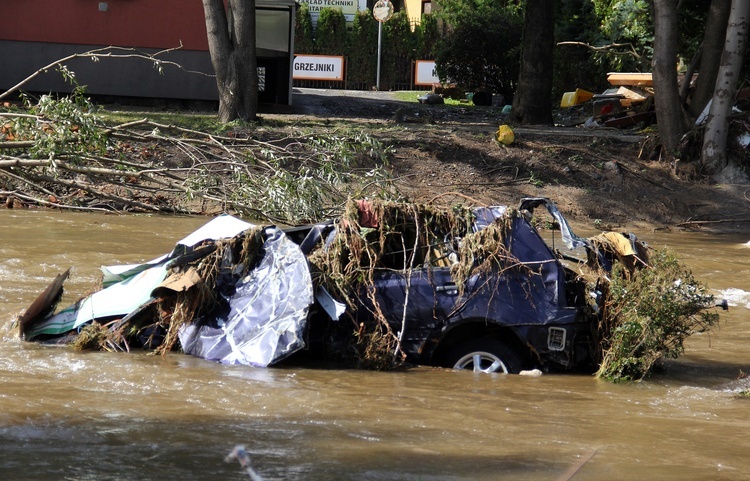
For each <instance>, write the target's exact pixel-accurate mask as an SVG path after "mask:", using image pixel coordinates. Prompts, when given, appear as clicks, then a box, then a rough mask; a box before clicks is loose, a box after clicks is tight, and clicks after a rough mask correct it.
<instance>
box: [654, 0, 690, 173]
mask: <svg viewBox="0 0 750 481" xmlns="http://www.w3.org/2000/svg"><path fill="white" fill-rule="evenodd" d="M652 67H653V77H654V101H655V109H656V120H657V122H658V129H659V138H660V139H661V143H662V145H663V146H664V149H665V150H666V152H667V156H668V157H669V158H671V157H672V156H674V152H675V149H676V147H677V144H678V143H679V141H680V137H681V136H682V134H683V132H684V130H683V128H682V111H681V108H680V95H679V87H678V85H677V1H676V0H654V60H653V62H652Z"/></svg>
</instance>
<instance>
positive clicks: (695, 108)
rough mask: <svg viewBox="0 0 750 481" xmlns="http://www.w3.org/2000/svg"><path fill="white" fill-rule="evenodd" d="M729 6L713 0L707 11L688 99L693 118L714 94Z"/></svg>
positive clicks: (721, 1)
mask: <svg viewBox="0 0 750 481" xmlns="http://www.w3.org/2000/svg"><path fill="white" fill-rule="evenodd" d="M730 7H731V2H729V1H727V0H713V1H712V2H711V7H710V9H709V11H708V18H707V19H706V31H705V32H704V33H703V52H702V54H701V63H700V68H699V69H698V80H696V82H695V92H694V93H693V96H692V98H691V99H690V116H691V117H692V118H693V119H696V118H698V116H699V115H700V114H701V112H703V109H704V108H705V107H706V104H707V103H708V101H709V100H711V97H712V96H713V95H714V89H715V88H716V75H717V74H718V73H719V64H720V62H721V52H723V51H724V41H725V39H726V32H727V21H728V20H729V8H730Z"/></svg>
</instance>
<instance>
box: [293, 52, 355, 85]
mask: <svg viewBox="0 0 750 481" xmlns="http://www.w3.org/2000/svg"><path fill="white" fill-rule="evenodd" d="M292 78H294V80H344V57H338V56H328V55H295V56H294V66H293V70H292Z"/></svg>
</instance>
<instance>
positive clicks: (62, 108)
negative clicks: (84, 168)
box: [11, 87, 107, 162]
mask: <svg viewBox="0 0 750 481" xmlns="http://www.w3.org/2000/svg"><path fill="white" fill-rule="evenodd" d="M84 93H85V91H84V88H83V87H75V88H74V89H73V92H72V93H71V94H70V95H68V96H64V97H60V98H55V97H53V96H52V95H43V96H41V97H40V98H39V100H38V101H37V102H36V103H34V102H33V100H32V98H31V97H29V96H28V95H24V96H23V99H24V104H25V107H26V110H27V112H26V113H25V114H24V115H22V116H17V117H11V118H13V125H12V132H13V136H14V138H15V139H16V140H26V141H32V142H33V146H32V147H30V148H29V149H28V154H29V157H30V158H33V159H47V158H55V157H58V158H59V157H65V158H67V159H68V160H69V161H73V162H75V161H77V160H78V157H79V156H80V155H82V154H95V153H103V152H105V151H106V148H107V136H106V134H105V132H104V128H103V127H104V124H103V123H102V122H101V121H100V120H99V119H98V118H97V116H96V115H94V112H95V110H96V108H95V107H94V105H93V104H92V103H91V102H90V101H89V99H88V98H87V97H85V95H84Z"/></svg>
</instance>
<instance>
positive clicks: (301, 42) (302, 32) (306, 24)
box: [294, 3, 315, 54]
mask: <svg viewBox="0 0 750 481" xmlns="http://www.w3.org/2000/svg"><path fill="white" fill-rule="evenodd" d="M294 50H295V51H296V52H297V53H307V54H311V53H315V41H314V39H313V23H312V16H311V15H310V7H309V6H308V5H307V4H306V3H300V4H299V7H298V8H297V16H296V18H295V23H294Z"/></svg>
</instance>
